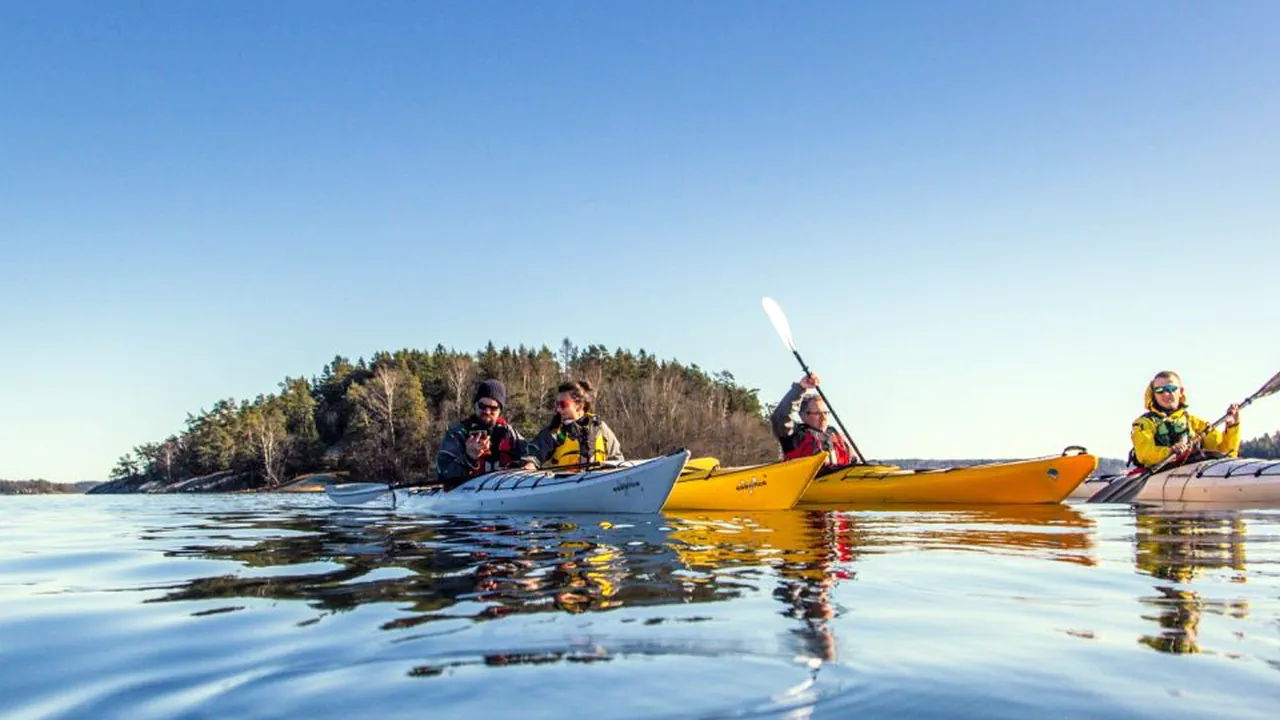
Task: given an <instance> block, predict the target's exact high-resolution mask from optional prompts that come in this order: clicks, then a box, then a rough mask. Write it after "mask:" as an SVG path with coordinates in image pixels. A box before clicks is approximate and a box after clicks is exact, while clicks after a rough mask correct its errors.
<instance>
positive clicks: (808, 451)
mask: <svg viewBox="0 0 1280 720" xmlns="http://www.w3.org/2000/svg"><path fill="white" fill-rule="evenodd" d="M780 442H781V443H782V457H783V458H785V459H787V460H795V459H796V458H802V457H808V456H810V455H817V454H818V453H820V452H825V453H826V454H827V462H826V465H827V466H828V467H832V466H836V465H848V464H849V463H851V462H853V453H852V452H851V451H850V450H849V444H848V443H846V442H845V439H844V436H843V435H841V434H840V433H838V432H836V431H835V429H834V428H827V430H826V432H823V431H821V430H819V429H818V428H816V427H813V426H812V425H806V424H805V423H800V424H799V425H798V426H796V431H795V432H794V433H792V434H791V435H790V436H789V437H785V438H782V439H781V440H780Z"/></svg>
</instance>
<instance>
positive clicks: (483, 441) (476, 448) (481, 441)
mask: <svg viewBox="0 0 1280 720" xmlns="http://www.w3.org/2000/svg"><path fill="white" fill-rule="evenodd" d="M488 454H489V434H488V433H484V434H473V435H470V436H468V437H467V457H469V458H471V459H472V460H479V459H480V458H482V457H484V456H485V455H488Z"/></svg>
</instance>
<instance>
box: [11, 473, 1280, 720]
mask: <svg viewBox="0 0 1280 720" xmlns="http://www.w3.org/2000/svg"><path fill="white" fill-rule="evenodd" d="M1278 538H1280V511H1276V510H1216V511H1212V510H1200V511H1188V510H1177V509H1169V508H1165V509H1159V510H1155V509H1137V510H1135V509H1133V508H1128V507H1122V506H1098V505H1081V506H1047V507H1046V506H1037V507H1006V508H999V507H992V508H982V509H950V510H944V509H926V510H895V511H847V512H836V511H792V512H785V513H756V514H744V513H708V514H679V515H676V514H665V515H659V516H637V517H626V516H615V517H609V518H602V517H590V516H577V517H549V516H542V517H534V516H525V517H512V516H507V517H444V518H441V517H435V518H427V517H407V516H402V515H397V514H395V513H393V512H392V511H391V510H390V509H389V508H386V507H370V508H354V509H353V508H340V507H336V506H333V505H332V504H330V503H329V502H328V501H327V499H326V498H324V497H323V496H299V495H223V496H218V495H213V496H209V495H206V496H72V497H55V496H42V497H15V498H0V661H3V662H2V666H0V717H4V718H28V717H84V718H170V717H219V718H221V717H234V718H256V717H280V718H285V717H288V718H322V717H336V718H360V717H373V718H396V717H431V718H440V717H476V718H481V717H487V716H494V717H522V718H524V717H530V718H533V717H555V718H565V717H578V718H589V719H590V720H596V719H597V718H623V717H625V718H632V717H681V718H684V717H690V718H708V717H796V718H799V717H809V716H812V717H841V718H843V717H864V718H865V717H904V718H1020V719H1021V718H1032V717H1036V718H1038V717H1079V718H1120V717H1151V718H1162V719H1166V718H1170V717H1195V718H1206V717H1213V718H1234V717H1267V718H1270V717H1273V716H1274V713H1275V712H1277V702H1276V701H1277V700H1278V699H1280V543H1277V539H1278Z"/></svg>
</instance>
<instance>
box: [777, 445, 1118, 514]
mask: <svg viewBox="0 0 1280 720" xmlns="http://www.w3.org/2000/svg"><path fill="white" fill-rule="evenodd" d="M1068 450H1071V448H1069V449H1068ZM1097 467H1098V458H1097V457H1095V456H1093V455H1090V454H1088V453H1086V452H1078V453H1074V454H1067V453H1064V454H1062V455H1057V456H1050V457H1043V458H1034V459H1029V460H1017V461H1013V462H998V463H984V464H982V465H971V466H965V467H950V468H937V469H928V470H903V469H902V468H899V467H895V466H892V465H854V466H852V467H849V468H844V469H840V470H837V471H835V472H833V473H830V474H827V475H822V476H820V477H818V478H817V479H815V480H814V481H813V482H812V483H811V484H810V485H809V488H808V489H807V490H806V491H805V493H804V495H803V496H802V497H801V498H800V505H801V506H807V505H881V504H900V503H913V504H933V503H938V504H951V503H958V504H974V505H985V504H1010V505H1022V504H1039V503H1057V502H1062V501H1063V500H1064V499H1066V498H1067V496H1068V495H1070V494H1071V491H1072V490H1074V489H1075V488H1076V487H1077V486H1078V485H1080V484H1081V483H1082V482H1084V480H1085V478H1087V477H1088V476H1089V474H1090V473H1092V472H1093V471H1094V469H1096V468H1097Z"/></svg>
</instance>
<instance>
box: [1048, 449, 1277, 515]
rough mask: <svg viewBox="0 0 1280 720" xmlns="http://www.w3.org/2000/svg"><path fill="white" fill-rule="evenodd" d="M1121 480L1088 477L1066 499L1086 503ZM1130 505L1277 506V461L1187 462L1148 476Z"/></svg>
mask: <svg viewBox="0 0 1280 720" xmlns="http://www.w3.org/2000/svg"><path fill="white" fill-rule="evenodd" d="M1134 472H1138V471H1134ZM1124 477H1127V475H1110V476H1102V477H1098V478H1089V479H1088V480H1086V481H1085V482H1083V483H1081V484H1080V486H1079V487H1077V488H1076V489H1075V490H1073V491H1072V492H1071V495H1070V496H1069V497H1068V500H1088V499H1089V498H1090V497H1093V495H1094V494H1095V493H1098V492H1099V491H1101V490H1102V489H1104V488H1106V487H1108V486H1109V485H1110V483H1112V482H1116V481H1119V480H1120V479H1122V478H1124ZM1132 502H1160V503H1164V502H1185V503H1231V504H1240V503H1246V504H1269V503H1280V461H1277V460H1253V459H1249V458H1221V459H1217V460H1204V461H1202V462H1198V463H1189V464H1187V465H1182V466H1180V467H1176V468H1173V469H1172V470H1165V471H1164V472H1160V473H1157V474H1155V475H1153V476H1151V477H1150V478H1149V479H1148V480H1147V482H1146V485H1144V486H1143V487H1142V490H1141V491H1140V492H1139V493H1138V494H1137V495H1136V496H1134V497H1133V498H1132Z"/></svg>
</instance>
